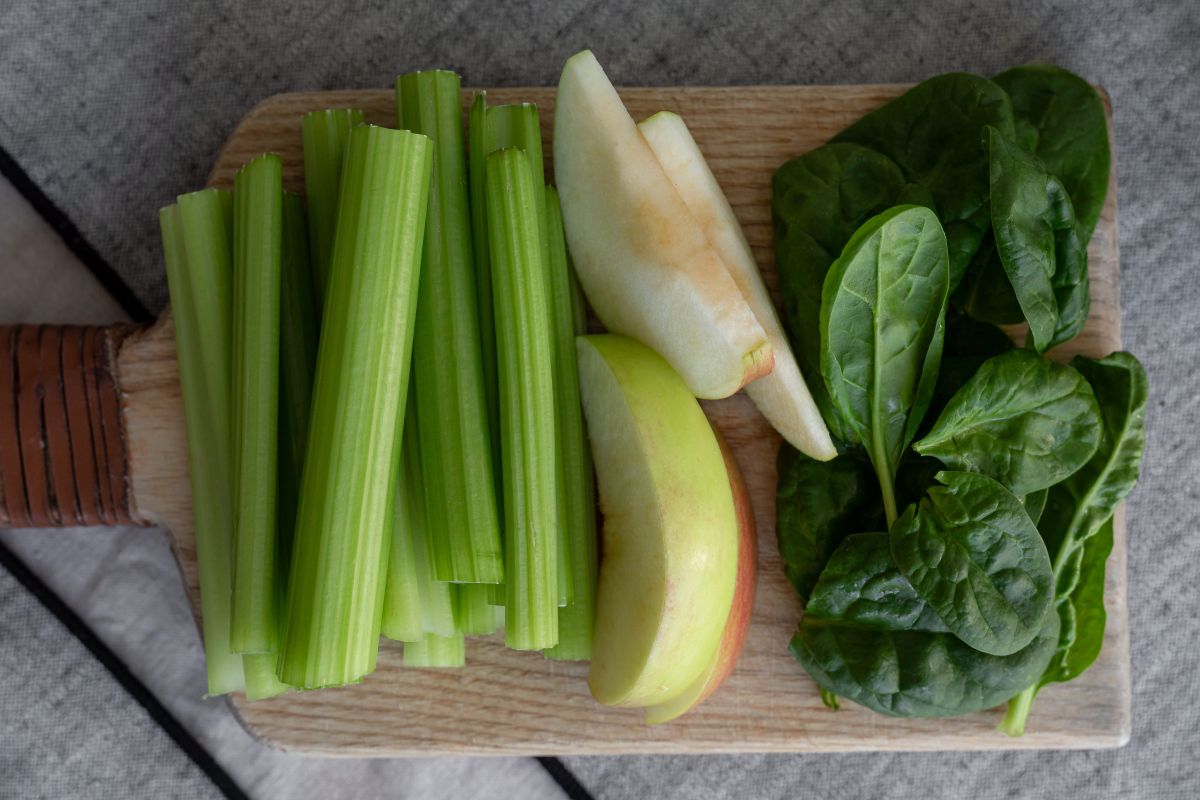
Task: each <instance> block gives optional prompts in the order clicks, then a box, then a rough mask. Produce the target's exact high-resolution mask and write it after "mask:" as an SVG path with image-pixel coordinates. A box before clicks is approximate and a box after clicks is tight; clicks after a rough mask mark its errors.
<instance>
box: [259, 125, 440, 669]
mask: <svg viewBox="0 0 1200 800" xmlns="http://www.w3.org/2000/svg"><path fill="white" fill-rule="evenodd" d="M431 159H432V152H431V146H430V142H429V140H428V139H427V138H426V137H424V136H421V135H419V134H413V133H409V132H407V131H395V130H389V129H386V128H379V127H375V126H358V127H355V128H354V129H353V130H352V131H351V132H350V136H349V141H348V142H347V143H346V154H345V161H344V165H343V169H342V182H341V194H340V200H339V203H338V216H337V226H336V232H335V235H334V250H333V258H332V269H331V270H330V275H329V285H328V289H327V292H326V298H325V310H324V314H323V316H322V321H321V326H322V327H321V340H320V346H319V349H318V353H317V369H316V377H315V380H314V391H313V397H312V411H311V420H310V423H309V430H308V447H307V451H306V457H305V464H304V474H303V477H302V479H301V487H300V507H299V509H298V511H297V517H296V531H295V539H294V542H293V547H292V564H291V572H290V580H289V581H288V587H287V607H286V614H285V616H284V626H283V632H282V643H281V659H280V668H279V675H280V679H281V680H283V681H284V682H285V683H288V684H291V685H293V686H297V687H301V688H306V689H308V688H317V687H320V686H329V685H340V684H345V683H349V682H351V681H354V680H357V679H359V678H361V677H362V676H363V675H365V674H367V673H368V672H370V671H371V670H372V669H373V668H374V665H375V657H376V652H377V649H378V640H379V634H380V626H381V622H382V617H383V604H384V584H385V582H386V581H385V574H386V567H387V559H388V555H389V552H388V551H389V539H390V533H391V528H392V525H391V523H392V520H391V515H392V514H393V513H394V506H395V490H396V486H395V482H396V478H397V475H398V471H399V470H398V466H399V456H400V452H401V448H400V438H401V422H402V420H403V419H404V406H405V398H406V397H407V395H408V391H407V389H408V377H409V376H408V366H409V360H410V356H411V352H412V336H413V328H414V323H415V313H414V312H415V307H416V300H417V286H418V281H419V276H420V263H421V247H422V242H423V240H424V230H425V215H426V210H427V208H428V205H429V180H430V169H431Z"/></svg>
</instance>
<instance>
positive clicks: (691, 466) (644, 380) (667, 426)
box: [576, 334, 738, 706]
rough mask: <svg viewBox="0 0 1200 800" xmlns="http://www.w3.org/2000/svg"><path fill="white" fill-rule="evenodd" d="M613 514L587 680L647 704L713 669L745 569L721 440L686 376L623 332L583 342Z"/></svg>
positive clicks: (616, 698)
mask: <svg viewBox="0 0 1200 800" xmlns="http://www.w3.org/2000/svg"><path fill="white" fill-rule="evenodd" d="M576 342H577V345H578V352H579V381H580V388H581V393H582V397H583V408H584V414H585V416H586V418H587V429H588V438H589V439H590V440H591V445H592V455H593V458H594V460H595V464H596V477H597V481H598V483H599V489H600V509H601V511H602V512H603V515H604V525H603V538H602V542H603V545H602V552H603V559H602V561H601V563H600V579H599V589H598V592H597V598H596V630H595V634H594V638H593V645H592V663H591V673H590V675H589V677H588V685H589V686H590V687H591V690H592V696H593V697H595V698H596V700H598V701H599V702H601V703H604V704H605V705H621V706H647V705H654V704H657V703H663V702H666V701H668V700H671V699H672V698H674V697H677V696H678V695H680V694H681V693H682V692H684V691H685V690H686V689H687V688H688V687H689V686H690V685H691V684H692V683H693V682H694V681H695V680H696V679H697V678H698V677H699V676H700V674H701V673H702V672H703V671H704V670H705V668H706V667H708V665H709V662H710V660H711V659H712V656H713V653H714V652H716V649H717V645H718V643H719V642H720V640H721V637H722V633H723V631H724V629H725V624H726V620H727V618H728V616H729V609H730V606H731V605H732V602H733V596H734V581H735V578H736V574H737V566H738V562H737V557H738V515H737V510H736V508H735V506H734V501H733V493H732V492H731V491H730V489H729V474H728V472H727V470H726V467H725V460H724V458H723V456H722V454H721V448H720V445H718V443H717V439H716V436H715V435H714V434H713V430H712V428H711V427H710V425H709V423H708V419H707V418H706V417H705V416H704V412H703V411H702V410H701V409H700V404H699V403H697V402H696V399H695V398H694V397H692V394H691V392H690V391H688V387H687V386H686V385H685V384H684V383H683V380H682V379H681V378H680V377H679V375H677V374H676V373H675V371H674V370H672V369H671V367H670V365H668V364H667V362H666V361H664V360H663V358H662V357H661V356H659V355H658V354H657V353H655V352H654V351H653V350H651V349H650V348H649V347H646V346H645V345H643V344H641V343H639V342H636V341H634V340H633V339H629V338H627V337H624V336H615V335H611V334H609V335H600V336H582V337H579V338H578V339H577V340H576Z"/></svg>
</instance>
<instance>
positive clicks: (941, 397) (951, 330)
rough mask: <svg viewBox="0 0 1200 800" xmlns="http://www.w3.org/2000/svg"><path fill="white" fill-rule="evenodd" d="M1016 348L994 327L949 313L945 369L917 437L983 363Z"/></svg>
mask: <svg viewBox="0 0 1200 800" xmlns="http://www.w3.org/2000/svg"><path fill="white" fill-rule="evenodd" d="M1014 346H1015V345H1013V341H1012V339H1010V338H1008V334H1007V333H1005V332H1004V331H1002V330H1000V329H999V328H997V327H996V326H995V325H992V324H990V323H987V322H980V321H979V320H977V319H974V318H972V317H969V316H967V315H966V314H961V313H958V312H955V311H952V310H947V312H946V338H945V343H944V344H943V345H942V366H941V368H940V369H939V370H938V377H937V383H936V384H935V385H934V388H933V400H932V401H931V402H930V403H929V411H928V412H926V416H925V420H924V424H923V426H922V429H921V430H920V431H918V433H917V435H918V436H920V437H922V438H923V437H924V435H925V434H927V433H928V432H929V429H930V428H932V427H933V423H934V420H936V419H937V418H938V417H939V416H940V415H941V413H942V409H944V408H945V407H946V404H947V403H949V402H950V398H951V397H953V396H954V394H955V392H957V391H958V390H959V389H961V388H962V387H963V385H964V384H965V383H966V382H967V381H969V380H970V379H971V376H973V375H974V374H975V373H976V372H977V371H978V370H979V367H980V366H982V364H983V362H985V361H987V360H988V359H989V358H991V357H992V356H998V355H1000V354H1001V353H1007V352H1008V351H1009V350H1012V349H1013V347H1014Z"/></svg>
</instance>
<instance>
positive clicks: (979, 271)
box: [954, 231, 1025, 325]
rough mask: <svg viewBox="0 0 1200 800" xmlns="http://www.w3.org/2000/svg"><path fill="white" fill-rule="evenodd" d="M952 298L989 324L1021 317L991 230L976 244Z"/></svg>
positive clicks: (1005, 322)
mask: <svg viewBox="0 0 1200 800" xmlns="http://www.w3.org/2000/svg"><path fill="white" fill-rule="evenodd" d="M954 302H955V304H956V305H958V306H959V307H960V308H962V309H963V310H964V311H965V312H967V313H968V314H970V315H971V317H972V318H974V319H977V320H979V321H981V322H990V323H992V324H993V325H1016V324H1017V323H1018V322H1024V321H1025V315H1024V314H1023V313H1022V312H1021V304H1020V303H1019V302H1017V293H1016V292H1015V291H1013V287H1012V284H1011V283H1009V280H1008V274H1007V273H1006V272H1005V271H1004V264H1003V263H1002V262H1001V261H1000V253H999V251H997V250H996V239H995V237H994V236H993V235H992V232H991V231H988V235H987V238H985V239H984V240H983V243H982V244H980V245H979V250H978V251H977V252H976V253H975V257H974V258H973V259H971V265H970V266H969V267H967V274H966V276H965V277H964V278H963V282H962V284H961V285H960V286H959V287H958V292H957V293H955V295H954Z"/></svg>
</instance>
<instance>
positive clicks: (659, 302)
mask: <svg viewBox="0 0 1200 800" xmlns="http://www.w3.org/2000/svg"><path fill="white" fill-rule="evenodd" d="M554 173H555V182H556V184H557V186H558V193H559V197H560V198H561V200H562V209H563V223H564V227H565V228H566V235H567V243H568V245H569V246H570V251H571V257H572V259H573V261H574V264H575V271H576V274H577V275H578V276H579V282H580V285H581V286H582V287H583V291H584V294H586V295H587V299H588V301H589V302H590V303H591V305H592V308H593V309H595V311H596V314H597V316H599V318H600V320H601V321H602V322H603V323H604V325H605V327H607V328H608V329H609V330H610V331H613V332H615V333H623V334H626V335H629V336H632V337H634V338H636V339H638V340H639V341H642V342H644V343H646V344H647V345H649V346H650V347H651V348H653V349H654V350H656V351H658V352H659V353H661V354H662V356H663V357H664V358H665V359H666V360H667V361H668V362H669V363H670V364H671V366H672V367H674V368H675V370H676V371H677V372H678V373H679V374H680V376H681V377H682V378H683V380H684V382H685V383H686V384H687V386H688V388H689V389H690V390H691V391H692V394H694V395H696V396H697V397H703V398H710V399H715V398H720V397H728V396H729V395H731V394H733V393H734V392H736V391H737V390H738V389H740V388H741V387H742V386H743V385H745V384H747V383H749V382H750V381H752V380H754V379H755V378H758V377H761V376H762V375H765V374H767V373H769V372H770V371H771V368H772V365H773V358H772V355H771V353H772V351H771V344H770V342H769V340H768V338H767V334H766V332H765V331H764V330H763V327H762V325H761V324H760V323H759V321H758V319H757V318H756V317H755V315H754V312H753V311H752V310H751V308H750V306H749V304H748V303H747V302H746V299H745V297H744V296H743V295H742V293H741V291H739V290H738V287H737V284H736V283H735V282H734V280H733V278H732V277H731V276H730V274H729V270H728V269H726V267H725V264H724V263H723V261H722V260H721V257H720V256H719V255H718V254H717V252H716V251H715V250H714V249H713V247H712V245H711V244H710V242H709V240H708V238H707V237H706V236H705V235H704V231H703V230H702V229H701V227H700V224H699V223H698V222H697V221H696V218H695V217H694V216H693V215H692V213H691V212H690V211H689V210H688V207H687V205H686V204H685V203H684V201H683V198H681V197H680V196H679V193H678V192H677V191H676V190H675V187H674V186H673V185H672V184H671V181H670V180H669V179H668V178H667V175H666V173H665V172H663V169H662V167H661V166H659V163H658V159H656V158H655V157H654V153H653V152H652V151H651V149H650V146H649V145H648V144H647V143H646V140H645V139H644V138H642V136H641V134H639V133H638V130H637V126H636V125H635V124H634V122H633V118H632V117H630V116H629V112H628V111H626V109H625V105H624V104H623V103H622V102H621V98H620V97H619V96H618V95H617V91H616V89H614V88H613V86H612V84H611V83H610V82H609V80H608V77H607V76H606V75H605V74H604V70H603V69H601V67H600V64H599V63H598V62H597V61H596V58H595V56H593V55H592V54H591V52H589V51H584V52H582V53H578V54H576V55H574V56H572V57H571V58H570V59H569V60H568V61H567V63H566V65H565V66H564V67H563V71H562V77H561V78H560V80H559V84H558V94H557V97H556V98H555V110H554Z"/></svg>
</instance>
